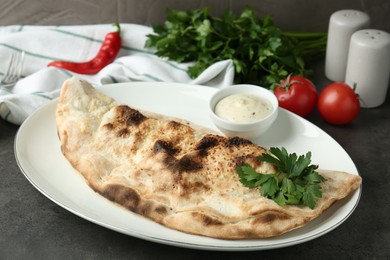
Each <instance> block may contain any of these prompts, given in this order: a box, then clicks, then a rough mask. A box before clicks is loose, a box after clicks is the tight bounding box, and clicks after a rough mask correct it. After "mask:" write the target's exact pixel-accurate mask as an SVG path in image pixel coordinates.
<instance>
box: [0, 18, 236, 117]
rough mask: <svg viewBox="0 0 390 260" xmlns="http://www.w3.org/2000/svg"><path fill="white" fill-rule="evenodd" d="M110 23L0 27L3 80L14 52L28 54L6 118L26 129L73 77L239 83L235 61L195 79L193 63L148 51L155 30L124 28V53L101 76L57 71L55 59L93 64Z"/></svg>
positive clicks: (9, 95) (0, 92)
mask: <svg viewBox="0 0 390 260" xmlns="http://www.w3.org/2000/svg"><path fill="white" fill-rule="evenodd" d="M113 30H115V28H114V27H113V26H112V25H110V24H101V25H83V26H20V25H14V26H4V27H0V77H2V75H4V73H5V71H6V69H7V66H8V62H9V58H10V56H11V53H12V52H21V51H24V52H25V59H24V65H23V70H22V76H23V78H22V79H21V80H19V81H18V83H17V84H16V85H15V86H14V87H12V88H0V117H1V118H3V119H4V120H7V121H9V122H11V123H14V124H21V123H22V122H23V121H24V120H25V119H26V118H27V117H28V116H29V115H30V114H31V113H32V112H34V110H35V109H37V108H38V107H40V106H42V105H44V104H46V103H47V102H49V101H50V100H52V99H55V98H56V97H58V95H59V92H60V88H61V86H62V83H63V82H64V81H65V80H66V79H68V78H70V77H72V76H73V75H75V76H78V77H80V78H83V79H85V80H88V81H89V82H91V83H92V84H94V85H103V84H111V83H117V82H130V81H156V82H161V81H164V82H181V83H187V84H198V85H206V86H211V87H218V88H221V87H225V86H228V85H231V84H233V79H234V69H233V63H232V61H231V60H225V61H221V62H218V63H215V64H213V65H211V66H210V67H209V68H207V69H206V70H205V71H204V72H203V73H202V74H201V75H199V77H197V78H196V79H192V78H190V77H189V76H188V74H187V72H186V69H187V68H188V66H189V65H190V63H185V64H183V63H176V62H172V61H168V60H166V59H163V58H160V57H157V56H156V55H154V53H153V50H151V49H145V48H144V45H145V40H146V39H147V37H146V35H147V34H150V33H153V30H152V28H151V27H147V26H143V25H136V24H121V37H122V48H121V50H120V52H119V54H118V56H117V58H116V60H115V61H114V62H113V63H112V64H110V65H108V66H106V67H105V68H103V69H102V70H101V71H100V72H99V73H97V74H95V75H82V74H77V73H73V72H70V71H67V70H63V69H58V68H54V67H47V64H48V63H49V62H50V61H52V60H71V61H77V62H82V61H88V60H90V59H92V58H93V57H94V56H95V55H96V53H97V52H98V50H99V48H100V46H101V43H102V41H103V39H104V37H105V35H106V34H107V33H109V32H111V31H113Z"/></svg>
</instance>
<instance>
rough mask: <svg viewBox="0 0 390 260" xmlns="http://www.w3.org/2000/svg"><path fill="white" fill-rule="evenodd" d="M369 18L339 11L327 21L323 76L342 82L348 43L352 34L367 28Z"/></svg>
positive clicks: (360, 13) (361, 14)
mask: <svg viewBox="0 0 390 260" xmlns="http://www.w3.org/2000/svg"><path fill="white" fill-rule="evenodd" d="M369 24H370V17H369V16H368V15H367V14H366V13H364V12H361V11H358V10H340V11H337V12H335V13H333V14H332V15H331V17H330V19H329V27H328V40H327V45H326V56H325V75H326V77H327V78H328V79H330V80H332V81H340V82H344V80H345V72H346V65H347V58H348V57H347V56H348V49H349V42H350V39H351V36H352V34H353V33H354V32H356V31H358V30H361V29H366V28H368V26H369Z"/></svg>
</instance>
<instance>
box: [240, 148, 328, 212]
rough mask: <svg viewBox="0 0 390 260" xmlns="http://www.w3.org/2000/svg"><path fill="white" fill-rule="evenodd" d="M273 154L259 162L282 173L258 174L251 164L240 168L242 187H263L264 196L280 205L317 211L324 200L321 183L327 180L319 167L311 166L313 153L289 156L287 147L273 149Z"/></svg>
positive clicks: (261, 190)
mask: <svg viewBox="0 0 390 260" xmlns="http://www.w3.org/2000/svg"><path fill="white" fill-rule="evenodd" d="M270 153H271V154H263V155H262V156H261V157H258V160H260V161H264V162H268V163H271V164H273V165H275V166H276V168H277V169H278V171H277V172H276V173H273V174H261V173H257V172H256V171H255V170H254V169H253V168H252V167H251V166H250V165H248V164H243V165H242V166H239V167H237V168H236V171H237V173H238V174H239V176H240V181H241V183H242V184H244V185H245V186H247V187H249V188H259V189H260V194H261V195H262V196H265V197H267V198H270V199H272V200H274V201H275V202H276V203H278V204H279V205H281V206H283V205H287V204H289V205H297V204H300V203H303V204H304V205H306V206H308V207H310V208H311V209H313V208H314V207H315V206H316V203H317V200H318V199H319V198H321V197H322V191H321V182H323V181H325V179H324V177H322V176H321V175H319V174H318V172H316V169H317V168H318V166H317V165H311V164H310V163H311V153H310V152H308V153H307V154H306V155H301V156H299V157H298V156H297V155H296V154H295V153H292V154H288V153H287V150H286V149H285V148H282V149H279V148H275V147H272V148H270Z"/></svg>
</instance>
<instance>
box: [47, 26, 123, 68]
mask: <svg viewBox="0 0 390 260" xmlns="http://www.w3.org/2000/svg"><path fill="white" fill-rule="evenodd" d="M113 25H114V26H116V27H117V30H116V31H115V32H110V33H108V34H107V35H106V37H105V38H104V41H103V44H102V46H101V47H100V50H99V52H98V53H97V55H96V56H95V57H94V58H93V59H92V60H90V61H87V62H69V61H52V62H50V63H49V64H48V66H53V67H58V68H62V69H66V70H70V71H73V72H76V73H80V74H96V73H98V72H99V71H100V70H101V69H102V68H104V67H105V66H107V65H108V64H110V63H111V62H113V61H114V59H115V57H116V55H117V54H118V52H119V50H120V48H121V45H122V41H121V36H120V26H119V23H113Z"/></svg>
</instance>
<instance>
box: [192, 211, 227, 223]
mask: <svg viewBox="0 0 390 260" xmlns="http://www.w3.org/2000/svg"><path fill="white" fill-rule="evenodd" d="M191 215H192V217H193V218H194V219H196V220H197V221H199V222H201V223H202V224H203V225H204V226H221V225H223V222H222V221H220V220H218V219H216V218H213V217H210V216H208V215H205V214H203V213H200V212H192V213H191Z"/></svg>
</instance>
